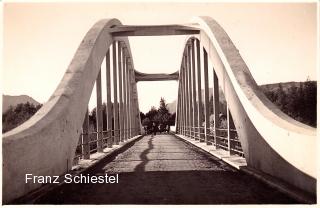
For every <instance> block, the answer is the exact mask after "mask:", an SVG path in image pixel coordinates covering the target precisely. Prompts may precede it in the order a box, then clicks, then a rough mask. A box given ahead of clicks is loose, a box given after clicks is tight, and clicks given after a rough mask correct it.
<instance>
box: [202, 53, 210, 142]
mask: <svg viewBox="0 0 320 208" xmlns="http://www.w3.org/2000/svg"><path fill="white" fill-rule="evenodd" d="M203 72H204V120H205V125H204V128H205V129H204V132H205V142H206V143H207V142H208V138H209V135H208V133H209V128H210V120H209V119H210V115H209V81H208V54H207V52H206V50H205V49H204V48H203Z"/></svg>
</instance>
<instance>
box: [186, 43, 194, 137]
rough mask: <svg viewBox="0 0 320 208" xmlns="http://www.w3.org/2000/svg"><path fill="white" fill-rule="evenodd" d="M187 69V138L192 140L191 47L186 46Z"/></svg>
mask: <svg viewBox="0 0 320 208" xmlns="http://www.w3.org/2000/svg"><path fill="white" fill-rule="evenodd" d="M187 69H188V93H189V95H188V96H189V100H188V101H189V137H190V138H192V134H193V133H192V132H193V108H192V99H193V98H192V97H193V94H192V77H191V76H192V72H191V45H190V43H188V45H187Z"/></svg>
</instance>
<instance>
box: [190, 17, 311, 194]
mask: <svg viewBox="0 0 320 208" xmlns="http://www.w3.org/2000/svg"><path fill="white" fill-rule="evenodd" d="M192 22H193V23H198V24H199V25H198V27H199V28H200V29H201V32H200V37H197V36H190V37H196V38H199V39H200V43H201V45H202V46H203V47H204V48H205V50H206V52H207V53H208V57H209V59H210V60H211V62H212V64H213V66H214V70H215V72H216V74H217V76H218V80H219V85H220V87H221V88H222V91H223V93H224V95H225V98H226V101H227V102H228V106H229V109H230V112H231V114H232V117H233V120H234V123H235V126H236V129H237V133H238V135H239V139H240V141H241V146H242V148H243V151H244V154H245V158H246V161H247V164H248V166H250V167H253V168H255V169H258V170H261V171H263V172H265V173H267V174H270V175H272V176H275V177H278V178H281V179H282V180H284V181H287V182H288V183H290V184H293V185H295V186H297V187H299V188H300V189H302V190H305V191H307V192H309V193H311V194H314V195H315V194H316V167H317V166H316V148H315V147H316V129H314V128H312V127H309V126H307V125H304V124H302V123H299V122H297V121H295V120H294V119H292V118H290V117H289V116H287V115H285V114H284V113H282V112H281V111H280V110H279V109H278V108H277V107H276V106H275V105H274V104H272V103H271V102H270V101H269V100H268V99H267V98H266V96H265V95H264V94H263V92H262V91H261V90H260V89H259V87H258V85H257V84H256V82H255V81H254V79H253V77H252V75H251V73H250V71H249V69H248V67H247V66H246V64H245V62H244V61H243V59H242V58H241V56H240V53H239V51H238V50H237V48H236V47H235V46H234V44H233V43H232V41H231V39H230V38H229V36H228V35H227V33H226V32H225V31H224V30H223V28H222V27H221V26H220V25H219V24H218V23H217V22H216V21H215V20H213V19H212V18H211V17H197V18H194V19H192ZM248 43H250V40H248ZM211 70H212V69H211Z"/></svg>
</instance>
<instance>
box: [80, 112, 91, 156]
mask: <svg viewBox="0 0 320 208" xmlns="http://www.w3.org/2000/svg"><path fill="white" fill-rule="evenodd" d="M82 155H83V159H90V146H89V110H88V109H87V112H86V115H85V117H84V121H83V125H82Z"/></svg>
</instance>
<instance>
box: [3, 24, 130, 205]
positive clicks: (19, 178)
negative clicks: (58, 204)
mask: <svg viewBox="0 0 320 208" xmlns="http://www.w3.org/2000/svg"><path fill="white" fill-rule="evenodd" d="M118 24H120V22H119V21H118V20H116V19H105V20H101V21H99V22H97V23H96V24H95V25H94V26H93V27H92V28H91V29H90V30H89V31H88V33H87V34H86V36H85V37H84V39H83V40H82V42H81V44H80V46H79V48H78V49H77V51H76V53H75V56H74V57H73V59H72V61H71V63H70V65H69V67H68V69H67V71H66V73H65V75H64V77H63V79H62V81H61V82H60V84H59V85H58V87H57V89H56V90H55V92H54V93H53V95H52V96H51V97H50V99H49V101H48V102H46V103H45V104H44V105H43V107H42V108H41V109H40V110H39V111H38V112H37V113H36V114H35V115H34V116H33V117H32V118H31V119H29V120H28V121H27V122H25V123H23V124H22V125H21V126H18V127H17V128H15V129H13V130H12V131H9V132H7V133H5V134H4V135H3V142H2V148H3V201H4V202H5V203H6V202H9V201H10V200H12V199H15V198H17V197H20V196H22V195H24V194H26V193H28V192H29V191H32V190H34V189H36V188H38V187H39V186H40V185H41V184H37V183H35V184H33V183H28V184H26V183H25V174H27V173H32V174H34V175H43V176H53V175H62V174H64V173H65V172H67V171H68V170H70V169H71V165H72V161H73V157H74V154H75V149H76V146H77V143H78V140H79V135H80V133H81V127H82V123H83V120H84V116H85V113H86V111H87V108H88V103H89V99H90V96H91V92H92V89H93V86H94V83H95V80H96V78H97V76H98V73H99V71H100V66H101V63H102V60H103V58H104V57H105V55H106V52H107V50H108V49H109V46H110V45H111V44H112V42H113V38H112V36H111V35H110V34H109V32H108V30H109V29H110V27H111V26H113V25H118ZM123 41H124V42H125V43H127V48H128V53H129V55H130V47H129V45H128V40H127V39H123ZM131 64H132V67H133V63H131Z"/></svg>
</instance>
